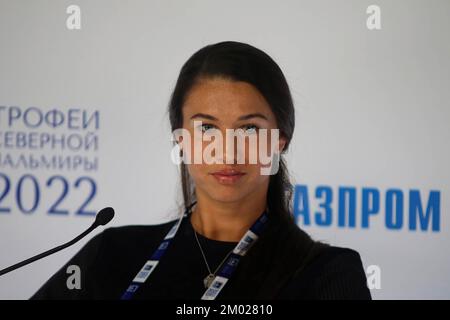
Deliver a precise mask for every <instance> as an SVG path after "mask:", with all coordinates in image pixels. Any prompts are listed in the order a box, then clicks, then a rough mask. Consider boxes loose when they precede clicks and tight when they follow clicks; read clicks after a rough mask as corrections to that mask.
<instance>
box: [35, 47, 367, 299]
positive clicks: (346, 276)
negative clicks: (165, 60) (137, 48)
mask: <svg viewBox="0 0 450 320" xmlns="http://www.w3.org/2000/svg"><path fill="white" fill-rule="evenodd" d="M169 115H170V123H171V127H172V130H173V131H174V133H175V132H183V133H184V134H183V135H175V136H176V139H177V140H176V142H177V144H176V146H177V147H178V149H177V150H180V157H181V159H182V160H183V161H182V162H181V164H180V171H181V182H182V189H183V197H184V207H185V211H184V215H182V216H181V217H180V218H179V219H177V220H175V221H170V222H168V223H164V224H161V225H152V226H128V227H119V228H110V229H107V230H105V231H104V232H103V233H101V234H100V235H98V236H96V237H95V238H94V239H93V240H91V241H90V242H89V243H88V244H87V245H86V246H85V247H84V248H83V249H82V250H81V251H80V252H79V253H78V254H77V255H76V256H75V257H74V258H73V259H72V260H71V261H69V263H68V264H67V265H78V266H79V267H80V269H81V272H82V281H81V289H74V290H70V289H68V285H67V282H68V275H67V274H66V272H65V270H66V267H64V268H62V269H61V271H59V272H58V273H57V274H56V275H55V276H53V278H52V279H50V280H49V281H48V282H47V283H46V284H45V285H44V286H43V287H42V288H41V289H40V290H39V291H38V292H37V293H36V294H35V295H34V296H33V298H36V299H45V298H76V299H96V298H106V299H153V298H158V299H180V298H181V299H200V298H201V299H206V300H213V299H218V300H225V299H370V298H371V296H370V292H369V290H368V288H367V286H366V277H365V273H364V270H363V267H362V263H361V259H360V256H359V254H358V253H357V252H355V251H353V250H351V249H344V248H338V247H333V246H329V245H325V244H322V243H319V242H315V241H313V240H312V239H311V238H310V237H309V236H308V235H307V234H306V233H305V232H304V231H302V230H301V229H300V228H298V226H297V225H296V223H295V221H294V219H293V217H292V214H291V210H290V203H291V195H292V185H291V184H290V182H289V176H288V172H287V168H286V165H285V162H284V159H283V153H285V152H286V150H287V149H288V146H289V144H290V142H291V139H292V136H293V132H294V126H295V118H294V107H293V102H292V98H291V94H290V91H289V87H288V84H287V82H286V79H285V77H284V75H283V73H282V71H281V70H280V68H279V67H278V65H277V64H276V63H275V62H274V61H273V60H272V59H271V58H270V57H269V56H268V55H267V54H265V53H264V52H262V51H261V50H259V49H257V48H255V47H253V46H250V45H248V44H244V43H239V42H232V41H227V42H220V43H216V44H213V45H209V46H206V47H204V48H202V49H201V50H199V51H198V52H196V53H195V54H194V55H193V56H192V57H190V58H189V60H188V61H187V62H186V63H185V64H184V66H183V67H182V69H181V72H180V75H179V77H178V81H177V83H176V86H175V89H174V91H173V94H172V97H171V101H170V105H169ZM227 129H228V130H229V129H233V130H235V131H234V132H238V133H239V134H240V137H241V138H243V141H244V142H247V143H246V144H245V143H244V144H243V146H242V145H237V146H236V148H235V146H234V145H233V144H232V143H231V142H230V140H229V139H228V140H226V143H224V145H225V151H224V152H221V151H223V150H222V149H221V148H217V149H214V151H213V152H211V153H210V155H211V156H212V157H213V158H214V160H215V162H206V161H200V162H195V161H194V163H192V162H193V161H192V159H193V158H195V156H198V155H199V154H200V158H201V160H203V158H202V156H203V155H205V153H202V152H203V151H205V148H206V147H208V145H210V144H211V143H213V142H212V141H216V139H218V138H217V137H218V136H220V135H222V136H226V132H227ZM264 130H269V131H272V132H276V133H277V134H278V139H276V140H275V141H273V140H270V141H265V140H264V139H263V136H262V132H264ZM196 136H197V138H195V137H196ZM199 136H200V137H201V138H200V139H198V137H199ZM213 136H214V139H212V138H211V137H213ZM192 137H194V138H192ZM252 137H253V139H254V138H256V140H252ZM236 139H238V135H236V136H232V139H231V140H232V141H233V143H234V142H235V140H236ZM218 141H220V140H217V141H216V142H218ZM250 141H258V143H260V144H259V145H257V147H255V145H251V144H250ZM198 145H200V146H201V147H202V148H201V151H199V150H198V149H195V146H198ZM230 146H231V147H230ZM229 147H230V148H229ZM263 149H265V150H273V151H274V152H272V153H271V156H272V157H271V158H270V159H271V162H270V163H269V166H270V169H271V172H270V174H263V172H264V170H263V169H264V168H267V163H263V161H262V156H261V154H260V153H258V155H257V161H256V162H252V163H251V162H250V154H251V153H252V152H253V153H255V152H256V153H257V152H258V151H261V150H263ZM238 158H239V159H241V160H242V159H243V160H244V161H243V162H242V161H241V162H238V161H237V160H238ZM189 160H190V161H189ZM273 168H275V172H274V171H273Z"/></svg>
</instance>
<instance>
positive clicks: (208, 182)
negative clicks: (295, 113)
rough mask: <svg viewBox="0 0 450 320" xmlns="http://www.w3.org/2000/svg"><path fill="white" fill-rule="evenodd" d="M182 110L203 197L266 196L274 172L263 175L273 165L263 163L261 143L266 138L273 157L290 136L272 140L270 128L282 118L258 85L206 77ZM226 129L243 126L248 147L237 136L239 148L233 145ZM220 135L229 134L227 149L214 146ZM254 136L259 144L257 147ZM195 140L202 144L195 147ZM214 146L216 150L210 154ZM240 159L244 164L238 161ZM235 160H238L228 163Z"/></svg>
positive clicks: (231, 199)
mask: <svg viewBox="0 0 450 320" xmlns="http://www.w3.org/2000/svg"><path fill="white" fill-rule="evenodd" d="M182 112H183V128H184V129H186V130H188V131H189V134H190V137H191V141H190V146H189V144H182V148H183V153H185V152H186V151H188V150H185V149H186V148H187V147H188V146H189V147H190V152H191V155H192V164H187V169H188V171H189V174H190V176H191V177H192V179H193V180H194V183H195V188H196V193H197V198H198V197H199V196H200V194H201V196H206V197H208V198H210V199H213V200H216V201H221V202H237V201H244V200H245V199H248V197H250V196H252V195H253V194H254V193H259V194H260V195H261V194H266V192H267V188H268V185H269V179H270V175H267V174H262V171H261V169H262V168H264V167H267V165H263V163H264V164H267V162H264V161H260V160H261V156H260V155H259V153H258V151H259V150H261V149H263V148H258V145H259V143H260V140H261V141H262V143H263V145H259V146H265V150H267V152H265V157H269V156H270V150H271V148H272V143H275V144H273V146H274V148H276V149H277V150H280V151H281V150H282V149H283V148H284V145H285V139H284V138H283V137H281V136H280V137H279V141H272V143H271V141H270V137H271V133H270V129H277V123H276V119H275V116H274V114H273V113H272V111H271V109H270V106H269V105H268V103H267V101H266V100H265V99H264V97H263V96H262V95H261V93H260V92H259V91H258V90H257V89H256V88H255V87H254V86H253V85H251V84H249V83H246V82H242V81H231V80H226V79H221V78H213V79H202V80H201V81H199V82H197V84H196V85H194V87H193V88H192V89H191V90H190V91H189V93H188V95H187V97H186V100H185V103H184V105H183V110H182ZM194 121H195V122H196V123H194ZM200 121H201V124H200ZM226 129H234V130H236V129H242V130H243V131H241V137H243V140H242V141H244V142H245V144H244V146H243V145H242V143H241V144H240V145H239V144H238V140H237V139H236V138H232V140H234V148H231V144H230V143H228V141H229V139H228V141H227V138H226ZM260 129H267V138H264V139H263V136H262V131H259V130H260ZM220 133H221V135H222V137H223V149H222V153H220V152H215V151H214V149H213V148H211V147H212V143H213V141H214V138H212V136H214V135H217V134H220ZM195 137H197V139H196V138H195ZM205 138H206V139H205ZM208 138H210V141H208V140H207V139H208ZM252 139H253V140H254V141H257V143H256V144H253V145H252V146H251V145H250V140H252ZM255 139H256V140H255ZM195 140H196V141H197V147H194V146H195V144H196V141H195ZM205 140H206V141H205ZM208 145H210V149H209V150H210V151H211V152H210V153H207V152H205V150H206V149H207V147H208ZM227 145H228V151H227V149H226V148H227ZM198 146H201V147H202V148H198ZM216 146H217V144H216ZM199 149H201V150H199ZM216 150H219V149H216ZM265 150H263V151H265ZM202 152H203V153H202ZM252 152H253V153H254V154H256V159H257V161H254V160H253V161H251V160H250V154H251V153H252ZM195 153H197V155H195ZM202 154H203V155H205V154H211V155H212V156H214V157H215V160H216V161H217V162H219V163H213V164H207V163H205V161H204V159H205V158H203V157H202ZM195 156H197V157H200V159H201V160H202V161H201V163H193V162H194V157H195ZM238 157H240V159H241V161H240V162H244V163H241V164H240V163H238ZM197 159H199V158H197ZM227 159H228V160H227ZM253 159H255V158H253ZM231 160H232V161H231ZM242 160H243V161H242ZM266 160H267V159H266ZM229 161H231V162H233V163H232V164H227V162H229ZM255 162H256V163H255ZM262 162H263V163H262Z"/></svg>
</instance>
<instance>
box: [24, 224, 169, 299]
mask: <svg viewBox="0 0 450 320" xmlns="http://www.w3.org/2000/svg"><path fill="white" fill-rule="evenodd" d="M175 221H176V220H172V221H169V222H166V223H161V224H155V225H144V226H122V227H113V228H108V229H105V230H104V231H103V232H101V233H99V234H97V235H96V236H95V237H93V238H92V239H91V240H89V242H88V243H87V244H86V245H85V246H83V247H82V248H81V250H79V251H78V253H77V254H76V255H75V256H73V257H72V258H71V259H70V261H68V262H67V263H66V264H65V265H64V266H63V267H62V268H61V269H60V270H59V271H58V272H56V273H55V274H54V275H53V276H52V277H51V278H50V279H49V280H48V281H47V282H46V283H45V284H44V285H43V286H42V287H41V288H40V289H39V290H38V291H37V292H36V293H35V294H34V295H33V297H32V299H95V298H105V297H111V298H112V297H117V295H118V294H120V292H118V291H117V290H119V291H120V290H121V289H122V288H123V287H125V286H126V284H127V283H126V282H127V281H128V279H130V278H131V277H132V276H133V275H134V273H135V272H136V270H135V268H138V267H139V266H140V265H141V263H142V260H143V259H145V257H146V256H147V255H148V254H149V250H153V249H154V248H156V247H157V246H158V244H159V243H160V241H161V239H162V237H164V235H165V232H168V230H170V228H171V227H172V226H173V224H174V223H175ZM68 265H77V266H78V267H79V269H80V270H81V272H82V274H83V276H82V277H81V288H82V290H68V289H67V285H66V281H67V273H66V267H67V266H68ZM111 277H114V278H115V279H116V282H114V283H112V282H111V281H110V278H111ZM122 282H123V283H122ZM116 291H117V292H116Z"/></svg>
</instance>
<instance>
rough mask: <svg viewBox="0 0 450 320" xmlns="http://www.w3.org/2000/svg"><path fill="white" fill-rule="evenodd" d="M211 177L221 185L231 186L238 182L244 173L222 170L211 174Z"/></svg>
mask: <svg viewBox="0 0 450 320" xmlns="http://www.w3.org/2000/svg"><path fill="white" fill-rule="evenodd" d="M211 175H212V176H213V177H214V178H215V179H216V180H217V181H218V182H219V183H222V184H233V183H236V182H237V181H239V180H240V179H241V178H242V177H243V176H244V175H245V173H244V172H242V171H239V170H235V169H223V170H219V171H215V172H212V173H211Z"/></svg>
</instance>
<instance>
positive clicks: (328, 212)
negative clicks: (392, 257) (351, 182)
mask: <svg viewBox="0 0 450 320" xmlns="http://www.w3.org/2000/svg"><path fill="white" fill-rule="evenodd" d="M440 202H441V192H440V191H439V190H430V191H428V192H425V191H423V190H418V189H410V190H402V189H397V188H390V189H387V190H380V189H378V188H373V187H362V188H357V187H353V186H339V187H337V188H333V187H331V186H326V185H320V186H316V187H315V188H313V187H311V186H307V185H296V186H295V190H294V202H293V212H294V216H295V218H296V221H297V223H298V224H299V225H300V226H319V227H331V226H337V227H340V228H360V229H369V228H371V227H373V226H374V225H375V224H376V225H377V226H379V225H381V226H383V228H385V229H388V230H409V231H424V232H427V231H431V232H439V231H440V229H441V205H440Z"/></svg>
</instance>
